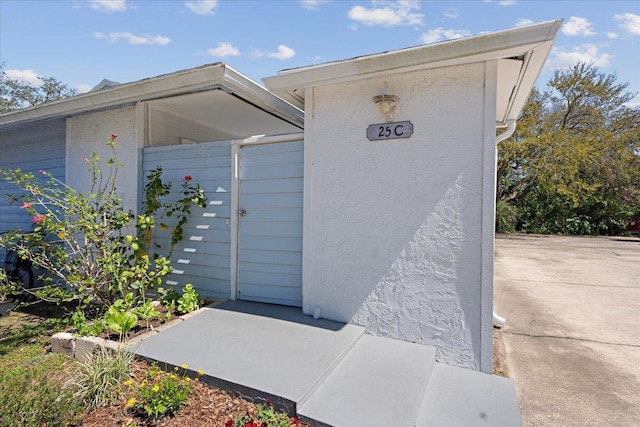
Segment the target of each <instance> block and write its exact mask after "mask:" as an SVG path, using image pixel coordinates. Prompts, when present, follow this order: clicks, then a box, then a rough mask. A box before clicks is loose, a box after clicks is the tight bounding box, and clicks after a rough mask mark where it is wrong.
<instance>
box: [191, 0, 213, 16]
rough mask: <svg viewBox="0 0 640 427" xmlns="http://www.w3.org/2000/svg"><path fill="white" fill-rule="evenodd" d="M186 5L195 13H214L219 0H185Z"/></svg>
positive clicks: (204, 14)
mask: <svg viewBox="0 0 640 427" xmlns="http://www.w3.org/2000/svg"><path fill="white" fill-rule="evenodd" d="M184 5H185V6H187V9H189V10H190V11H191V12H193V13H195V14H198V15H203V16H206V15H214V14H215V13H216V7H218V0H191V1H185V2H184Z"/></svg>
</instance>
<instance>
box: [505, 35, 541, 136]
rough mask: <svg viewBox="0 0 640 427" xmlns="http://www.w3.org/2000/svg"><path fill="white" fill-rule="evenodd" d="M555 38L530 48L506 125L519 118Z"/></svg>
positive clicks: (512, 98)
mask: <svg viewBox="0 0 640 427" xmlns="http://www.w3.org/2000/svg"><path fill="white" fill-rule="evenodd" d="M552 45H553V40H550V41H547V42H544V43H542V44H540V45H539V46H538V47H537V48H535V49H531V50H529V51H528V52H527V53H526V54H525V56H524V64H523V66H522V70H521V71H520V76H519V79H518V82H517V84H516V88H515V90H514V92H513V95H512V97H511V100H510V103H509V108H508V109H507V112H506V115H505V120H504V122H502V123H500V125H502V126H505V125H506V124H507V123H508V122H509V120H517V119H518V116H519V115H520V112H521V111H522V108H523V107H524V104H525V103H526V102H527V99H528V98H529V94H530V93H531V90H532V89H533V86H534V85H535V83H536V80H537V79H538V76H539V75H540V72H542V67H544V63H545V61H546V60H547V57H548V56H549V52H550V51H551V46H552Z"/></svg>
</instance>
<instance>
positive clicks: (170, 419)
mask: <svg viewBox="0 0 640 427" xmlns="http://www.w3.org/2000/svg"><path fill="white" fill-rule="evenodd" d="M26 310H27V311H28V312H16V311H14V312H12V313H11V314H10V315H9V316H6V317H0V427H5V426H24V427H31V426H33V427H36V426H38V427H41V426H52V427H57V426H61V427H62V426H82V425H90V426H96V425H100V426H133V425H135V426H138V427H150V426H157V425H162V426H163V427H178V426H181V427H182V426H185V425H188V426H193V427H196V426H205V425H206V426H217V425H220V426H226V425H230V424H231V425H234V427H235V426H239V425H241V426H243V427H244V426H245V425H247V424H249V425H262V423H263V422H264V423H265V425H266V426H268V427H281V426H306V424H304V423H300V422H299V421H297V420H296V419H294V418H289V417H288V416H287V415H286V414H282V413H279V412H277V411H275V410H274V409H273V408H272V407H270V406H268V405H267V406H265V405H255V404H253V403H251V402H248V401H246V400H244V399H242V398H240V397H239V396H235V395H233V394H230V393H226V392H224V391H221V390H218V389H213V388H211V387H209V386H207V385H206V384H204V383H200V382H198V381H193V386H192V387H191V386H190V387H189V389H190V392H189V393H188V397H187V398H186V400H184V404H182V402H183V397H182V396H178V397H180V399H179V400H180V404H175V405H174V406H175V409H176V410H177V412H175V413H174V414H173V415H171V416H166V417H163V418H161V419H160V420H155V419H154V418H153V417H149V416H148V415H145V413H144V412H145V411H143V410H142V409H140V408H138V406H140V405H142V404H144V403H145V402H147V403H149V400H148V399H145V396H144V393H141V392H140V390H142V389H144V387H145V386H144V384H146V383H149V384H150V387H151V389H150V390H151V391H152V392H155V386H156V383H157V385H158V391H160V389H161V387H162V386H163V384H164V383H162V384H161V383H160V382H157V381H156V382H153V381H151V379H150V375H151V377H153V378H156V379H162V378H165V377H170V376H171V374H172V372H169V373H161V372H160V371H159V370H158V368H157V367H150V366H149V365H147V364H146V363H145V362H143V361H140V360H137V361H135V362H133V367H132V366H131V365H130V360H129V357H131V355H130V354H124V353H123V355H122V356H123V359H122V360H120V359H118V358H117V355H116V359H113V357H111V358H109V356H107V353H106V352H105V353H104V354H103V353H100V352H98V353H96V355H95V356H94V358H93V359H92V361H91V362H90V363H88V364H87V363H85V364H79V363H78V362H77V361H75V360H74V359H72V358H71V357H69V356H66V355H63V354H58V353H51V352H49V351H48V348H49V345H50V340H51V335H53V334H54V333H56V332H60V331H62V330H66V329H68V328H69V326H70V322H69V321H68V320H66V319H65V318H64V317H62V316H63V315H65V312H64V311H63V310H59V311H60V313H57V312H56V310H55V307H53V310H52V307H46V306H42V307H39V306H38V305H37V304H36V305H34V306H31V307H29V308H28V309H26ZM66 314H68V313H66ZM56 316H59V317H56ZM154 381H155V380H154ZM184 381H187V379H186V378H184ZM169 388H170V387H169ZM105 390H107V391H109V392H111V391H113V392H114V393H113V394H110V395H109V396H106V395H104V394H103V392H104V391H105ZM118 392H122V393H118ZM117 395H119V396H117ZM116 396H117V397H116ZM154 396H155V395H154ZM169 398H170V399H169V401H170V403H171V404H172V405H173V403H175V402H177V399H176V397H175V396H173V395H169ZM136 401H138V402H140V405H136V404H135V402H136ZM128 402H134V403H133V404H130V405H128V404H127V403H128ZM150 402H151V404H157V405H156V406H155V407H152V408H151V409H152V410H153V409H154V408H155V409H157V411H158V412H163V413H164V412H168V411H163V410H162V409H163V406H166V407H167V408H168V406H167V403H166V402H165V401H158V402H159V403H158V402H156V401H155V400H154V401H150ZM94 407H95V408H94ZM178 408H179V409H178ZM172 412H173V411H172ZM254 420H256V422H257V421H258V420H259V421H260V423H257V424H255V423H253V421H254Z"/></svg>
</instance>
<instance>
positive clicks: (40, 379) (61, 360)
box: [0, 344, 82, 427]
mask: <svg viewBox="0 0 640 427" xmlns="http://www.w3.org/2000/svg"><path fill="white" fill-rule="evenodd" d="M16 359H18V360H19V363H16ZM66 362H67V358H66V356H63V355H61V354H53V353H50V354H45V355H43V354H42V347H41V346H40V345H38V344H32V345H29V346H21V348H20V351H19V352H17V351H16V352H11V354H10V356H9V355H6V356H3V357H2V358H0V366H2V369H0V420H1V421H0V425H6V426H25V427H30V426H34V427H36V426H38V427H39V426H44V425H46V426H52V427H55V426H61V427H62V426H66V425H68V423H69V424H73V423H72V421H73V420H74V418H75V414H76V413H78V412H80V411H81V410H82V407H81V404H80V403H79V402H77V401H76V399H75V398H74V397H73V395H72V393H71V391H70V390H69V389H66V388H64V387H62V386H61V385H60V384H59V382H57V381H52V379H51V376H52V374H53V375H56V374H55V373H60V372H64V365H65V363H66ZM58 375H59V374H58Z"/></svg>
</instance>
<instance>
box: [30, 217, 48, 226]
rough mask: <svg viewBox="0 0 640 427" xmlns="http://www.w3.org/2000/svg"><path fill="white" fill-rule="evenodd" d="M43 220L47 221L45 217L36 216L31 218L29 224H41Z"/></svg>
mask: <svg viewBox="0 0 640 427" xmlns="http://www.w3.org/2000/svg"><path fill="white" fill-rule="evenodd" d="M45 219H47V216H46V215H36V216H34V217H33V219H32V220H31V222H33V223H34V224H36V223H38V222H42V221H44V220H45Z"/></svg>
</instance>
